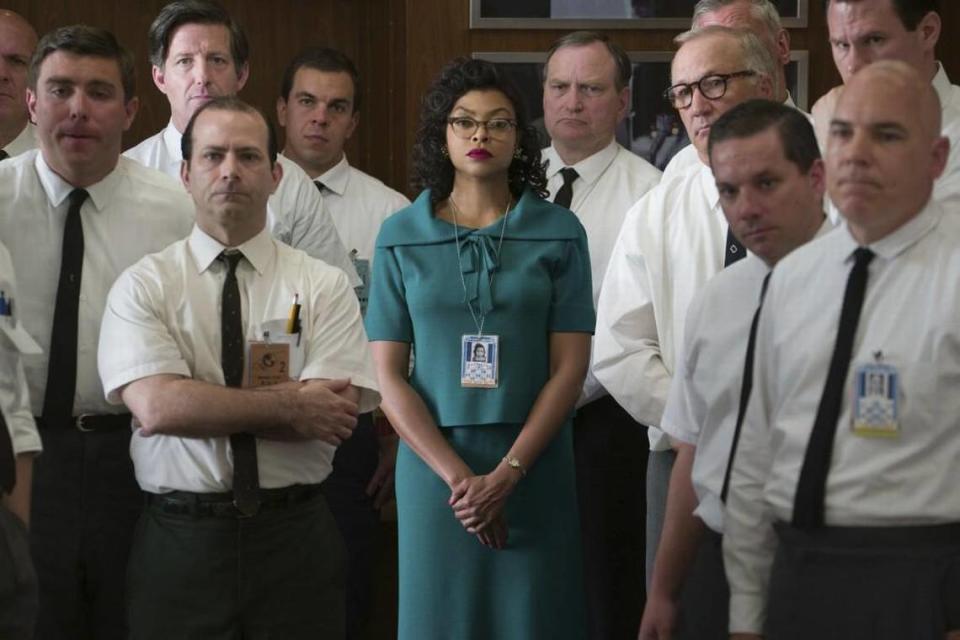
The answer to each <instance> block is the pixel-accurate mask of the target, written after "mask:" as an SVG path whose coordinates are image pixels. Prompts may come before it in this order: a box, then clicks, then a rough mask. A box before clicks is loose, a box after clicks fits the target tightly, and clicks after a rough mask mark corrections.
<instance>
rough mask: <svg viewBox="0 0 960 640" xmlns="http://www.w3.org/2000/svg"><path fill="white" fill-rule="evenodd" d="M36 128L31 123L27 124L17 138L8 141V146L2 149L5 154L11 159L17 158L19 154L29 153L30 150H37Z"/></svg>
mask: <svg viewBox="0 0 960 640" xmlns="http://www.w3.org/2000/svg"><path fill="white" fill-rule="evenodd" d="M36 135H37V127H36V126H35V125H33V124H31V123H29V122H28V123H27V126H25V127H24V128H23V130H22V131H20V133H19V134H17V137H16V138H14V139H13V140H11V141H10V144H8V145H7V146H5V147H3V150H4V151H6V152H7V155H8V156H10V157H11V158H12V157H13V156H18V155H20V154H21V153H25V152H27V151H30V150H31V149H36V148H37V138H36Z"/></svg>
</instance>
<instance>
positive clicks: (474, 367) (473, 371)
mask: <svg viewBox="0 0 960 640" xmlns="http://www.w3.org/2000/svg"><path fill="white" fill-rule="evenodd" d="M448 200H449V202H450V211H451V213H452V214H453V234H454V238H455V239H456V243H457V270H458V271H459V272H460V284H461V285H462V286H463V298H464V301H465V302H466V304H467V311H469V312H470V317H471V318H472V319H473V324H474V326H475V327H476V328H477V333H476V334H474V335H464V336H461V339H460V385H461V386H463V387H477V388H482V389H494V388H496V387H497V386H498V385H499V357H500V338H499V336H496V335H489V336H485V335H483V325H484V322H485V321H486V319H487V315H486V313H481V312H480V311H479V310H477V311H474V309H473V302H472V301H471V300H470V294H469V293H468V292H467V280H466V278H465V277H464V275H463V266H462V264H461V263H460V260H461V258H460V251H461V243H460V223H459V220H458V219H457V213H458V212H459V208H458V207H457V203H456V202H454V201H453V198H452V197H449V198H448ZM511 203H512V199H510V200H507V208H506V209H505V210H504V212H503V222H502V223H501V224H500V240H499V241H498V242H497V252H496V256H497V266H498V269H499V266H500V252H501V249H502V248H503V235H504V232H505V231H506V229H507V216H509V215H510V205H511ZM496 273H497V272H496V271H494V272H493V273H492V274H490V275H489V278H490V279H489V281H488V283H487V285H488V287H489V288H490V292H491V296H492V295H493V281H494V278H495V277H496ZM477 277H478V278H479V277H481V274H480V269H479V268H478V269H477ZM478 314H479V319H478V317H477V316H478Z"/></svg>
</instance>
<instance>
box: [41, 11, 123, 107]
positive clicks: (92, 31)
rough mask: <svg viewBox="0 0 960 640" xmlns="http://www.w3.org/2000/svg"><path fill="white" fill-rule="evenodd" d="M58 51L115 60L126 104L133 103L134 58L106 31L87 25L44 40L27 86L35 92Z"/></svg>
mask: <svg viewBox="0 0 960 640" xmlns="http://www.w3.org/2000/svg"><path fill="white" fill-rule="evenodd" d="M57 51H66V52H67V53H72V54H73V55H77V56H90V57H92V58H106V59H107V60H113V61H114V62H116V63H117V69H118V70H119V71H120V84H121V85H122V86H123V101H124V102H130V100H132V99H133V97H134V96H135V95H136V94H137V73H136V69H135V68H134V64H133V54H131V53H130V52H129V51H127V50H126V49H124V48H123V47H122V46H120V43H119V42H117V39H116V38H115V37H114V35H113V34H112V33H110V32H109V31H107V30H106V29H101V28H100V27H90V26H87V25H85V24H74V25H70V26H68V27H60V28H59V29H54V30H53V31H51V32H50V33H48V34H46V35H44V36H43V37H42V38H41V39H40V42H39V43H38V44H37V49H36V51H34V52H33V57H32V58H31V59H30V71H29V72H28V74H27V82H28V84H29V85H30V88H31V89H32V90H33V91H34V92H36V90H37V80H38V79H39V78H40V67H41V66H42V65H43V61H44V60H46V59H47V57H48V56H49V55H51V54H53V53H56V52H57Z"/></svg>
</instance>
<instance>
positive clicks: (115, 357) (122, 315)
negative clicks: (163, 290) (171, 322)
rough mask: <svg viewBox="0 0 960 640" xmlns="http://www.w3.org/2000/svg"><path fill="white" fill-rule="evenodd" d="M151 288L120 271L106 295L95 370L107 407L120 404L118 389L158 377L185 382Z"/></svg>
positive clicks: (181, 360)
mask: <svg viewBox="0 0 960 640" xmlns="http://www.w3.org/2000/svg"><path fill="white" fill-rule="evenodd" d="M161 299H162V296H161V295H160V292H159V290H158V289H157V287H156V286H155V285H154V286H151V284H149V283H147V282H146V281H144V280H142V279H140V278H138V277H136V276H135V275H134V274H133V273H132V272H131V270H129V269H128V270H127V271H125V272H124V273H123V274H122V275H121V276H120V278H118V279H117V281H116V282H115V283H114V285H113V287H112V288H111V290H110V294H109V295H108V296H107V306H106V308H105V309H104V312H103V320H102V322H101V325H100V344H99V346H98V349H97V366H98V369H99V371H100V380H101V382H102V383H103V388H104V393H105V395H106V399H107V402H110V403H112V404H122V403H123V401H122V400H121V398H120V389H122V388H123V387H124V386H126V385H128V384H130V383H131V382H134V381H135V380H140V379H142V378H147V377H149V376H154V375H161V374H173V375H180V376H184V377H191V372H190V367H189V365H188V364H187V362H186V360H184V358H183V354H182V353H181V352H180V349H179V347H178V346H177V343H176V341H175V340H174V338H173V336H171V335H170V331H169V329H168V328H167V326H166V325H165V324H164V322H163V321H162V320H161V315H160V313H159V312H158V309H157V308H156V306H155V302H154V301H157V300H161Z"/></svg>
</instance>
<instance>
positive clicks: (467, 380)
mask: <svg viewBox="0 0 960 640" xmlns="http://www.w3.org/2000/svg"><path fill="white" fill-rule="evenodd" d="M499 362H500V336H495V335H489V334H488V335H465V336H463V337H462V338H461V340H460V386H461V387H475V388H480V389H496V388H497V385H498V384H499V377H500V376H499V374H500V370H499V369H500V368H499Z"/></svg>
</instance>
